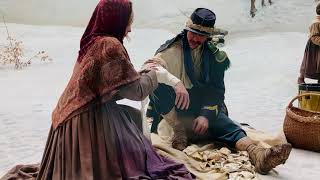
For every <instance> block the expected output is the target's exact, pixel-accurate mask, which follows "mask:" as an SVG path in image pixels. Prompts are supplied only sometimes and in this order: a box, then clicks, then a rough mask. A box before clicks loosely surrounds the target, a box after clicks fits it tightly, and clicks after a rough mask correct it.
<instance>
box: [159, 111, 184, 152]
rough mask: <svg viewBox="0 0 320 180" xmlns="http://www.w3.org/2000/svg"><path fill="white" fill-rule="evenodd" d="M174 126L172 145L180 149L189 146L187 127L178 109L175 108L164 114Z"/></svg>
mask: <svg viewBox="0 0 320 180" xmlns="http://www.w3.org/2000/svg"><path fill="white" fill-rule="evenodd" d="M163 117H164V119H166V120H167V122H168V123H169V125H170V126H171V127H172V129H173V132H174V135H173V138H172V147H173V148H175V149H178V150H180V151H182V150H184V149H185V148H187V146H188V139H187V133H186V128H185V127H184V124H183V123H182V120H181V118H178V115H177V112H176V110H175V109H174V108H173V109H172V110H171V111H170V112H169V113H168V114H166V115H164V116H163Z"/></svg>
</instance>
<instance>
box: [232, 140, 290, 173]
mask: <svg viewBox="0 0 320 180" xmlns="http://www.w3.org/2000/svg"><path fill="white" fill-rule="evenodd" d="M236 148H237V149H238V150H240V151H248V154H249V157H250V160H251V161H252V163H253V164H254V166H255V169H256V171H257V172H258V173H260V174H267V173H268V172H269V171H270V170H271V169H273V168H275V167H276V166H278V165H280V164H284V163H285V162H286V160H287V159H288V157H289V154H290V152H291V149H292V146H291V144H289V143H286V144H281V145H276V146H272V147H271V148H264V147H261V146H258V145H256V144H254V142H253V141H252V140H251V139H250V138H249V137H244V138H242V139H240V140H239V141H238V142H237V143H236Z"/></svg>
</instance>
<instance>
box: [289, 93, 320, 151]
mask: <svg viewBox="0 0 320 180" xmlns="http://www.w3.org/2000/svg"><path fill="white" fill-rule="evenodd" d="M310 95H317V96H320V94H316V93H305V94H300V95H298V96H296V97H295V98H293V99H292V101H291V102H290V103H289V105H288V107H287V110H286V117H285V119H284V124H283V131H284V133H285V135H286V138H287V140H288V142H290V143H291V144H292V146H293V147H296V148H301V149H306V150H311V151H316V152H320V113H319V112H312V111H306V110H302V109H299V108H297V107H294V106H293V102H294V101H295V100H297V99H298V98H301V97H303V96H310Z"/></svg>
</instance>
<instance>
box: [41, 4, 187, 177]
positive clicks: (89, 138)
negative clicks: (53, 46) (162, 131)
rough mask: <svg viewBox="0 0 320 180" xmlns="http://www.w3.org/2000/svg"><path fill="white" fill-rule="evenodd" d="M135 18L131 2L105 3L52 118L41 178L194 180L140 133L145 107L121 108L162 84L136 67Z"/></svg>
mask: <svg viewBox="0 0 320 180" xmlns="http://www.w3.org/2000/svg"><path fill="white" fill-rule="evenodd" d="M132 20H133V12H132V3H131V2H130V1H129V0H100V2H99V3H98V5H97V7H96V9H95V10H94V12H93V15H92V17H91V20H90V22H89V24H88V26H87V28H86V30H85V32H84V34H83V36H82V39H81V43H80V51H79V56H78V59H77V62H76V64H75V67H74V70H73V74H72V77H71V79H70V81H69V83H68V85H67V87H66V89H65V90H64V92H63V94H62V96H61V97H60V99H59V101H58V104H57V106H56V108H55V110H54V111H53V113H52V127H51V130H50V132H49V136H48V140H47V144H46V148H45V152H44V155H43V159H42V162H41V166H40V171H39V175H38V177H37V179H38V180H40V179H41V180H50V179H53V180H82V179H83V180H121V179H136V180H138V179H193V177H192V174H191V173H190V172H189V171H188V170H187V169H186V168H185V166H184V165H183V164H178V163H175V162H173V161H171V160H169V159H167V158H163V157H161V156H159V155H158V154H157V153H156V151H155V149H154V148H153V146H152V144H151V142H150V141H149V140H147V139H146V137H145V136H143V134H142V132H141V130H140V129H141V114H140V111H139V110H137V109H135V108H131V107H128V106H124V105H119V104H117V103H116V101H117V100H119V99H122V98H127V99H131V100H136V101H140V100H142V99H144V98H145V97H146V96H148V95H149V94H150V93H151V92H152V91H153V90H154V89H156V88H157V86H158V82H161V81H160V80H159V81H158V80H157V79H158V78H157V74H156V72H155V71H153V70H152V69H147V70H146V71H145V73H144V74H141V75H140V74H139V73H138V72H136V71H135V70H134V68H133V65H132V64H131V62H130V58H129V56H128V54H127V51H126V49H125V47H124V46H123V39H124V37H125V36H126V35H127V34H128V33H129V32H131V23H132ZM136 122H138V123H137V124H136ZM139 127H140V129H139Z"/></svg>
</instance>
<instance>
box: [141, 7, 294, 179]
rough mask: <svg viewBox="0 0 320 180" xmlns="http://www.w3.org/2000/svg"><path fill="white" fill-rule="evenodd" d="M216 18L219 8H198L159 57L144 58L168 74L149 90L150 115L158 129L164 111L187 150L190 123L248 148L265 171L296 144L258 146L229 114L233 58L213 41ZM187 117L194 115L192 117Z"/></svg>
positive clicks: (199, 131)
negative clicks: (226, 79)
mask: <svg viewBox="0 0 320 180" xmlns="http://www.w3.org/2000/svg"><path fill="white" fill-rule="evenodd" d="M215 20H216V16H215V14H214V13H213V12H212V11H210V10H209V9H205V8H198V9H196V10H195V11H194V12H193V14H192V15H191V17H190V19H188V21H187V23H186V27H185V29H184V30H183V31H182V32H181V33H180V34H178V35H177V36H176V37H175V38H173V39H171V40H169V41H167V42H166V43H165V44H163V45H162V46H161V47H160V48H159V49H158V50H157V52H156V55H155V57H153V58H152V59H150V60H148V61H147V62H146V63H145V64H144V68H156V69H157V73H160V74H161V75H160V76H159V77H160V78H161V76H163V77H164V79H166V80H167V81H166V83H165V84H159V86H158V88H157V89H156V90H155V91H154V93H153V94H152V95H151V96H150V105H151V106H150V109H149V111H148V115H147V116H152V117H154V121H153V131H155V129H156V124H157V123H158V122H159V120H160V119H159V118H160V117H159V115H160V116H161V117H163V118H164V119H166V120H167V121H168V122H169V124H170V125H171V126H172V127H173V130H174V134H175V135H174V137H173V139H172V146H173V148H176V149H179V150H183V149H185V148H186V147H187V143H188V142H187V141H188V138H190V136H189V135H190V133H187V130H188V129H191V130H192V131H193V135H196V136H198V137H206V138H207V139H208V138H209V139H210V140H217V141H221V142H224V143H227V144H228V145H230V146H231V147H232V146H233V147H235V148H236V149H237V150H241V151H248V153H249V156H250V159H251V161H252V162H253V164H254V165H255V168H256V170H257V172H259V173H261V174H266V173H268V172H269V171H270V170H271V169H272V168H274V167H276V166H277V165H279V164H284V163H285V161H286V160H287V158H288V156H289V154H290V152H291V149H292V147H291V145H290V144H282V145H277V146H274V147H271V148H263V147H260V146H257V145H256V144H254V143H253V141H252V140H251V139H250V138H249V137H247V135H246V132H245V131H244V130H243V129H241V127H240V126H239V125H238V124H236V123H235V122H234V121H232V120H231V119H230V118H229V117H228V116H227V115H226V108H224V107H225V106H224V94H225V86H224V72H225V71H226V70H227V69H228V68H229V66H230V61H229V59H228V57H227V55H226V53H225V52H223V51H220V50H219V49H218V48H217V47H216V46H215V45H214V44H213V43H212V42H211V38H210V36H211V35H212V34H213V33H214V24H215ZM161 82H164V81H161ZM186 119H192V120H191V121H192V122H191V123H190V122H187V120H186ZM190 124H191V125H190Z"/></svg>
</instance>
